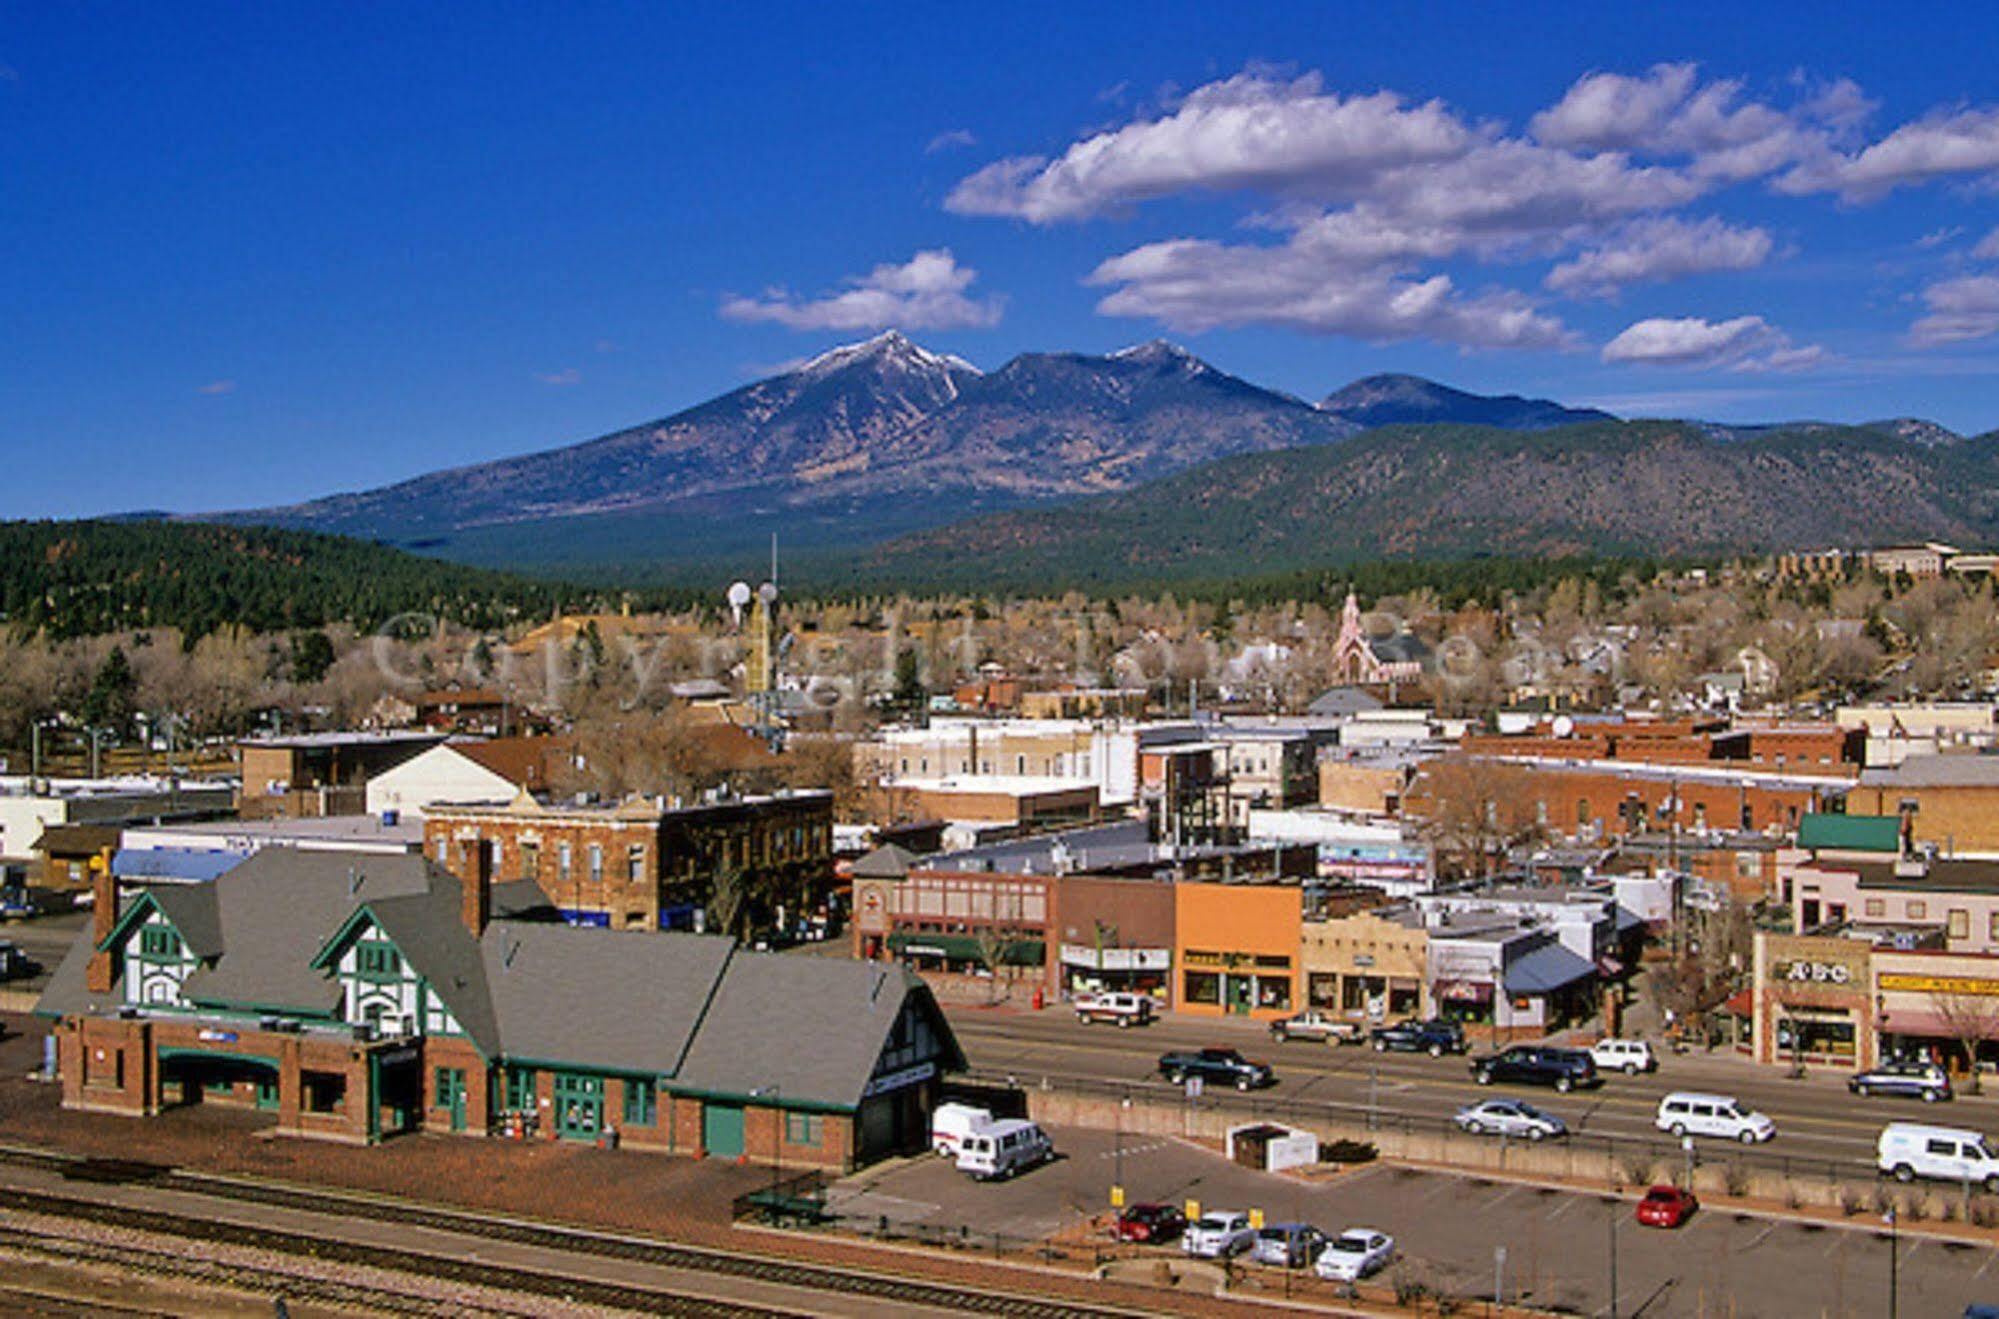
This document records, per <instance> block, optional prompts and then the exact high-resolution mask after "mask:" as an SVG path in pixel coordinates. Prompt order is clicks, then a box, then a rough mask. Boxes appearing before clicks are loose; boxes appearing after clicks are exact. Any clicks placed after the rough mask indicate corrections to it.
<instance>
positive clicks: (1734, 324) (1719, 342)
mask: <svg viewBox="0 0 1999 1319" xmlns="http://www.w3.org/2000/svg"><path fill="white" fill-rule="evenodd" d="M1602 356H1603V360H1604V361H1606V362H1615V363H1639V364H1644V365H1648V366H1693V367H1723V368H1726V369H1728V370H1731V371H1797V370H1802V369H1804V368H1805V367H1809V366H1813V365H1815V364H1817V363H1818V362H1820V361H1823V360H1824V358H1825V350H1824V349H1823V348H1820V347H1818V346H1817V345H1815V344H1814V345H1804V346H1799V345H1795V344H1793V343H1792V342H1791V338H1790V336H1789V335H1787V334H1785V333H1784V332H1783V331H1782V330H1779V329H1778V328H1777V327H1776V326H1774V325H1772V324H1770V323H1769V322H1768V321H1766V320H1764V319H1763V318H1762V317H1761V316H1737V317H1736V318H1734V319H1733V320H1727V321H1708V320H1702V319H1701V318H1700V317H1698V316H1687V317H1681V318H1677V319H1675V318H1669V317H1663V316H1655V317H1652V318H1649V319H1647V320H1642V321H1638V322H1636V323H1634V324H1632V325H1629V326H1626V327H1625V329H1624V331H1623V333H1621V334H1619V335H1618V336H1617V337H1616V338H1615V339H1612V340H1611V341H1610V342H1609V343H1607V344H1605V345H1604V346H1603V354H1602Z"/></svg>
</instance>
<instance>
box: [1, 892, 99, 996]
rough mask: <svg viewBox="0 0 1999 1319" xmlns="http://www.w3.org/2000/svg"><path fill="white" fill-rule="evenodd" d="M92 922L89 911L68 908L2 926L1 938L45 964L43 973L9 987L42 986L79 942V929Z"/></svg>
mask: <svg viewBox="0 0 1999 1319" xmlns="http://www.w3.org/2000/svg"><path fill="white" fill-rule="evenodd" d="M88 924H90V913H89V912H88V911H68V912H64V913H62V914H61V915H60V916H38V917H36V918H35V919H34V920H31V921H9V922H7V923H6V924H4V925H0V939H5V940H7V941H8V942H10V943H12V944H13V945H14V946H15V947H16V948H19V949H20V950H21V951H22V952H24V953H26V954H27V955H28V956H30V957H32V958H34V959H35V960H36V961H37V962H40V963H41V964H42V975H40V976H38V977H36V978H34V979H32V980H20V981H16V982H14V983H13V984H12V985H9V986H8V988H10V989H29V988H36V987H39V986H40V985H41V984H42V982H43V981H44V980H45V979H46V978H47V974H48V972H50V971H53V970H55V967H56V963H58V962H60V961H62V959H63V955H64V954H65V953H67V952H68V951H69V946H70V945H71V944H72V943H74V942H75V941H76V932H77V931H78V930H81V929H82V928H83V927H84V926H86V925H88Z"/></svg>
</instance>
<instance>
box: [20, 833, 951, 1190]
mask: <svg viewBox="0 0 1999 1319" xmlns="http://www.w3.org/2000/svg"><path fill="white" fill-rule="evenodd" d="M470 875H471V877H470V878H469V879H467V880H465V881H463V882H461V881H460V879H459V878H458V877H456V876H454V875H452V874H450V873H449V872H447V871H445V870H444V869H442V868H441V867H439V866H437V865H436V864H434V863H433V862H431V861H430V860H428V859H427V858H425V857H421V856H413V855H364V854H358V853H350V854H341V853H333V852H302V851H296V850H293V849H289V848H284V849H271V850H266V851H264V852H260V853H258V854H256V855H254V856H252V857H250V858H249V859H248V860H246V861H244V862H243V863H242V864H240V865H238V866H236V867H235V868H234V869H232V870H230V871H228V872H227V873H225V874H223V875H222V876H221V877H219V878H218V879H216V880H215V881H213V882H212V883H209V884H200V885H189V884H174V885H158V886H150V887H141V888H138V889H137V890H134V891H131V892H129V893H127V894H123V895H121V893H120V890H119V887H118V885H117V883H116V881H115V880H114V879H112V878H111V877H110V876H109V875H108V874H101V875H99V876H98V879H97V894H96V902H95V911H94V917H93V921H92V925H91V927H90V928H88V929H86V930H84V931H82V932H81V933H80V934H79V936H78V939H77V942H76V944H75V945H74V946H73V947H72V948H71V950H70V952H69V954H68V956H66V957H65V958H64V960H63V962H62V964H61V965H60V966H59V967H58V968H57V970H56V971H55V973H54V974H53V976H52V977H51V980H50V984H49V987H48V990H47V992H46V993H45V994H44V996H43V998H42V1000H41V1003H40V1004H39V1006H38V1008H37V1011H38V1012H39V1013H41V1014H42V1015H44V1016H47V1017H52V1018H54V1019H55V1020H56V1026H55V1037H56V1040H57V1059H58V1068H59V1072H60V1076H61V1082H62V1095H63V1105H64V1107H66V1108H70V1109H75V1110H81V1111H91V1112H104V1113H116V1114H124V1115H129V1116H133V1117H146V1116H151V1115H153V1114H156V1113H158V1112H160V1111H161V1110H162V1109H165V1108H168V1107H173V1106H180V1105H189V1104H205V1103H215V1104H223V1105H233V1106H237V1107H242V1108H249V1109H255V1110H262V1111H267V1112H269V1113H270V1114H271V1115H272V1117H273V1120H274V1123H275V1127H276V1130H277V1131H278V1132H279V1133H280V1134H284V1135H290V1136H302V1137H313V1138H319V1139H326V1140H334V1141H344V1142H349V1143H355V1144H364V1143H373V1142H376V1141H379V1140H382V1139H384V1138H386V1137H390V1136H394V1135H397V1134H400V1133H404V1132H410V1131H416V1130H429V1131H444V1132H461V1133H465V1134H468V1135H484V1136H496V1137H504V1136H511V1137H516V1138H522V1139H531V1138H539V1139H561V1140H572V1141H587V1142H592V1143H599V1144H611V1143H616V1144H619V1145H625V1146H631V1147H634V1148H643V1149H654V1150H661V1151H670V1152H675V1153H684V1154H692V1155H696V1156H715V1157H726V1158H750V1159H755V1160H760V1161H780V1162H782V1163H784V1164H795V1165H798V1166H801V1167H803V1166H824V1167H837V1168H846V1167H853V1166H856V1165H858V1164H861V1163H866V1162H869V1161H871V1160H874V1159H878V1158H881V1157H884V1156H886V1155H889V1154H894V1153H898V1152H902V1151H904V1150H909V1149H915V1148H921V1147H922V1145H923V1144H924V1143H925V1141H926V1139H927V1135H928V1117H929V1110H930V1108H931V1107H932V1105H933V1103H934V1099H935V1095H936V1091H937V1086H938V1082H939V1079H940V1077H941V1075H942V1073H944V1072H946V1071H949V1070H952V1069H956V1068H961V1067H962V1066H963V1065H964V1062H963V1055H962V1054H961V1052H960V1051H959V1048H958V1045H957V1043H956V1041H955V1039H954V1038H953V1036H952V1034H951V1030H950V1027H949V1025H948V1024H947V1023H946V1021H945V1019H944V1017H943V1014H942V1013H941V1012H940V1011H939V1010H938V1008H937V1005H936V1002H935V1001H934V999H933V998H932V997H931V995H930V991H929V990H928V989H927V988H926V987H925V986H924V985H923V983H922V982H921V980H919V979H918V978H917V977H916V976H915V975H914V974H913V973H911V972H909V971H906V970H904V969H903V968H901V967H897V966H892V965H881V964H870V965H863V964H856V963H852V962H846V961H840V960H833V959H827V958H818V957H795V956H784V955H780V954H772V953H757V952H751V951H747V950H745V949H743V948H741V947H739V946H738V945H737V944H736V942H735V941H734V940H732V939H728V938H722V937H717V936H707V935H694V934H674V933H657V932H648V931H623V930H609V929H603V928H596V927H587V926H573V925H569V924H566V923H564V922H563V921H562V920H561V919H560V917H559V915H558V914H557V913H556V912H555V911H554V909H553V908H552V906H551V905H550V903H549V902H548V899H547V898H546V896H545V895H543V893H542V892H541V890H540V889H539V888H538V887H537V886H536V885H534V884H532V883H527V882H521V881H516V882H513V883H507V884H498V885H496V884H494V883H493V882H492V877H491V871H490V870H489V869H487V868H486V867H483V866H474V867H473V868H472V870H471V872H470Z"/></svg>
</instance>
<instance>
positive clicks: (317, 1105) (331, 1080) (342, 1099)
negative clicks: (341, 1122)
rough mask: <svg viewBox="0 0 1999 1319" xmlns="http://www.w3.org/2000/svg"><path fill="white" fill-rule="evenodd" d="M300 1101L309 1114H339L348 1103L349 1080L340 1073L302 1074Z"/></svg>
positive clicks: (300, 1074) (300, 1077) (300, 1076)
mask: <svg viewBox="0 0 1999 1319" xmlns="http://www.w3.org/2000/svg"><path fill="white" fill-rule="evenodd" d="M298 1080H299V1099H300V1103H301V1107H303V1108H304V1109H305V1111H306V1112H308V1113H338V1112H339V1111H340V1110H341V1108H342V1107H343V1106H345V1104H346V1102H347V1078H346V1077H345V1076H343V1075H341V1074H340V1073H339V1072H300V1073H299V1078H298Z"/></svg>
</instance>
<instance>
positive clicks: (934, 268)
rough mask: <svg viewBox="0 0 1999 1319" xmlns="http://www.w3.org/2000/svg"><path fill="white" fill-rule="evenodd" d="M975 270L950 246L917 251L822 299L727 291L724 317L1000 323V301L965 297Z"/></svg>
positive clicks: (847, 323) (806, 324)
mask: <svg viewBox="0 0 1999 1319" xmlns="http://www.w3.org/2000/svg"><path fill="white" fill-rule="evenodd" d="M976 278H978V272H977V271H975V270H973V269H972V268H971V267H970V266H961V265H959V264H958V262H957V258H955V257H953V256H952V255H951V252H950V249H948V248H937V249H934V250H931V251H923V252H918V253H917V254H916V255H915V256H913V257H911V258H910V259H909V260H908V261H907V262H906V263H904V264H902V265H899V266H898V265H879V266H876V267H875V268H874V269H873V270H871V271H869V272H868V273H867V274H865V275H859V276H856V277H854V278H852V279H850V280H848V281H847V282H848V284H849V287H848V288H846V289H844V290H843V291H841V292H838V293H829V294H826V295H825V296H824V297H820V298H812V299H800V298H797V297H795V296H793V295H792V294H791V293H789V292H787V291H785V290H784V289H770V290H768V291H766V292H765V294H764V295H763V296H762V297H760V298H746V297H739V296H735V295H733V294H732V295H730V296H729V297H727V298H724V299H723V300H722V315H723V316H724V317H725V318H727V319H729V320H732V321H745V322H756V321H768V322H772V323H774V324H778V325H783V326H786V327H788V328H790V329H793V330H882V329H887V328H889V327H891V326H893V327H895V328H897V329H903V330H959V329H973V328H981V327H984V326H989V325H996V324H998V323H999V319H1000V315H1001V313H1002V311H1003V300H1002V299H999V298H987V299H984V300H979V299H975V298H971V297H967V296H966V290H967V289H968V288H970V287H971V284H972V281H973V280H974V279H976Z"/></svg>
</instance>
